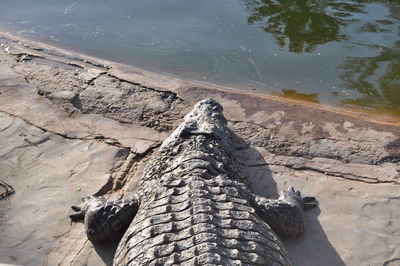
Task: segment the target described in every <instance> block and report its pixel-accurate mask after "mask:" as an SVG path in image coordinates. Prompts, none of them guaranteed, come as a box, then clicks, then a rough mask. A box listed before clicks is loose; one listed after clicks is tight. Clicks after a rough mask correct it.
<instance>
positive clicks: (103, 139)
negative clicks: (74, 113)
mask: <svg viewBox="0 0 400 266" xmlns="http://www.w3.org/2000/svg"><path fill="white" fill-rule="evenodd" d="M0 112H2V113H4V114H7V115H9V116H11V117H14V118H18V119H21V120H22V121H24V122H25V123H26V124H28V125H30V126H34V127H36V128H38V129H40V130H42V131H44V132H48V133H52V134H54V135H57V136H60V137H62V138H65V139H70V140H82V141H87V140H95V141H99V142H101V143H105V144H107V145H111V146H114V147H118V148H129V147H126V146H123V145H122V144H121V143H120V142H119V141H118V140H117V139H114V138H107V137H105V136H103V135H95V136H88V137H84V138H79V137H71V136H68V135H67V134H62V133H59V132H55V131H52V130H48V129H46V128H44V127H41V126H39V125H36V124H34V123H32V122H31V121H29V120H27V119H26V118H23V117H19V116H17V115H14V114H12V113H9V112H7V111H4V110H0ZM135 139H140V140H147V141H153V140H150V139H145V138H135ZM129 149H130V148H129Z"/></svg>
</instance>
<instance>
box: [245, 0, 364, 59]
mask: <svg viewBox="0 0 400 266" xmlns="http://www.w3.org/2000/svg"><path fill="white" fill-rule="evenodd" d="M246 5H247V8H248V9H249V10H251V12H252V14H251V15H250V16H249V18H248V23H250V24H253V23H255V22H256V21H262V23H261V25H262V26H261V28H262V29H263V30H264V31H265V32H268V33H271V34H272V35H273V36H274V37H275V39H276V40H277V41H278V43H279V45H280V46H282V47H284V46H288V47H289V51H291V52H295V53H301V52H312V51H313V50H314V49H315V47H316V46H317V45H321V44H325V43H327V42H331V41H339V40H343V39H345V37H346V36H345V35H344V34H341V32H340V26H344V25H346V24H347V23H348V22H351V20H352V19H351V17H352V14H353V13H355V12H357V13H359V12H362V9H361V6H360V4H359V3H348V2H347V1H346V2H338V1H326V0H277V1H273V0H262V1H259V0H246Z"/></svg>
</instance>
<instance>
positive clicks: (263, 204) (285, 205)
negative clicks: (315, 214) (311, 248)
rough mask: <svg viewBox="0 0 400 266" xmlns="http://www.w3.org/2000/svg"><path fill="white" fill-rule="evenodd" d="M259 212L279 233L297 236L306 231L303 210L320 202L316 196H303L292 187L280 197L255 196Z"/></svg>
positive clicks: (254, 203) (254, 200)
mask: <svg viewBox="0 0 400 266" xmlns="http://www.w3.org/2000/svg"><path fill="white" fill-rule="evenodd" d="M253 205H254V208H255V209H256V212H257V214H258V215H259V216H260V217H261V218H262V219H263V220H264V221H265V222H266V223H267V224H268V225H269V226H271V228H272V229H273V230H274V231H275V232H276V233H277V234H279V235H282V236H296V235H298V234H300V233H302V232H303V231H304V217H303V211H304V210H306V209H309V208H312V207H316V206H317V205H318V204H317V202H316V199H315V198H314V197H301V195H300V191H296V190H295V189H294V188H293V187H290V188H289V189H288V190H287V191H282V192H281V195H280V197H279V199H267V198H264V197H260V196H255V197H254V199H253Z"/></svg>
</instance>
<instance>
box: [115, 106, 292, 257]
mask: <svg viewBox="0 0 400 266" xmlns="http://www.w3.org/2000/svg"><path fill="white" fill-rule="evenodd" d="M229 135H230V134H229V131H228V129H227V127H226V120H225V118H224V117H223V116H222V107H221V106H220V105H219V104H218V103H216V102H215V101H213V100H205V101H202V102H200V103H199V104H197V105H196V106H195V108H194V110H193V111H192V112H191V113H190V114H188V116H186V118H185V121H184V123H183V124H182V125H181V126H180V127H178V128H177V129H176V130H175V131H174V133H173V134H172V135H171V136H170V137H169V138H168V139H167V140H166V141H165V142H164V143H163V145H162V147H161V148H160V151H159V154H158V156H156V157H155V158H154V159H153V160H152V161H150V162H149V164H148V165H147V168H146V170H145V171H144V174H143V177H142V180H141V181H140V189H139V196H140V197H141V205H140V207H139V210H138V212H137V214H136V217H135V218H134V220H133V221H132V223H131V225H130V226H129V228H128V230H127V232H126V233H125V235H124V236H123V238H122V239H121V241H120V243H119V246H118V248H117V252H116V255H115V258H114V264H115V265H156V264H157V265H176V264H182V265H205V264H217V265H246V264H249V265H290V263H289V261H288V259H287V255H286V251H285V248H284V247H283V245H282V244H281V242H280V240H279V238H278V237H277V235H276V234H275V233H274V232H273V231H272V230H271V228H270V227H269V226H268V225H267V224H266V223H265V222H264V221H263V220H262V219H261V218H260V217H259V216H258V215H257V214H256V212H255V210H254V208H253V207H252V204H251V202H252V193H251V191H250V190H249V187H248V185H247V184H246V175H245V173H244V171H243V170H242V168H241V167H240V164H239V163H238V162H237V160H236V157H235V151H234V148H233V145H232V144H231V141H230V138H229Z"/></svg>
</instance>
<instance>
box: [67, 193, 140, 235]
mask: <svg viewBox="0 0 400 266" xmlns="http://www.w3.org/2000/svg"><path fill="white" fill-rule="evenodd" d="M71 208H72V210H74V211H75V213H73V214H71V215H70V218H71V220H72V221H78V220H84V223H85V231H86V235H87V237H88V239H89V240H90V241H92V242H103V241H115V240H118V239H119V238H120V237H121V236H122V234H124V233H125V231H126V229H127V228H128V226H129V225H130V223H131V222H132V220H133V218H134V216H135V214H136V212H137V210H138V208H139V201H138V200H137V199H136V198H131V199H125V200H117V201H106V200H105V199H104V198H103V197H87V198H84V199H83V203H82V204H81V205H78V206H72V207H71Z"/></svg>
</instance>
